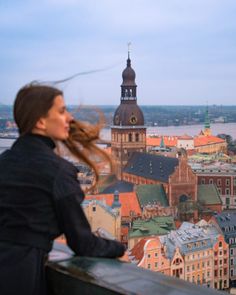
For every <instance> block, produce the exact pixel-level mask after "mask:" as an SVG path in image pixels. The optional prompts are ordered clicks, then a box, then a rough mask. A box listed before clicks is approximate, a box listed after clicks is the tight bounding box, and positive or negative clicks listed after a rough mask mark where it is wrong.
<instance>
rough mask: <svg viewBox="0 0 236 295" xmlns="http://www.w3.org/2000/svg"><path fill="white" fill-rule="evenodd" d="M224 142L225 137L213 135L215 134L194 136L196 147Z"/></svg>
mask: <svg viewBox="0 0 236 295" xmlns="http://www.w3.org/2000/svg"><path fill="white" fill-rule="evenodd" d="M224 142H225V140H224V139H222V138H219V137H216V136H213V135H209V136H196V137H194V146H195V147H199V146H204V145H209V144H214V143H224Z"/></svg>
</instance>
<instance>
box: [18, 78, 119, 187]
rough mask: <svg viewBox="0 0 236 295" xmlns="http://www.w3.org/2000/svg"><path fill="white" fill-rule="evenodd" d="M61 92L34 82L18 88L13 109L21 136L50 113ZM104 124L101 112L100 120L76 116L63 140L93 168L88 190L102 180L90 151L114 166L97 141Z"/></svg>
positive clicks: (74, 153)
mask: <svg viewBox="0 0 236 295" xmlns="http://www.w3.org/2000/svg"><path fill="white" fill-rule="evenodd" d="M58 95H63V92H62V91H60V90H58V89H57V88H54V87H51V86H47V85H40V84H38V83H35V82H34V83H31V84H28V85H26V86H24V87H22V88H21V89H20V90H19V92H18V93H17V96H16V99H15V103H14V111H13V112H14V119H15V122H16V124H17V126H18V129H19V134H20V136H23V135H25V134H29V133H31V132H32V130H33V128H34V127H35V125H36V123H37V121H38V120H39V119H40V118H42V117H46V116H47V114H48V111H49V109H50V108H51V107H52V105H53V102H54V99H55V97H56V96H58ZM103 127H104V118H103V116H102V115H101V114H100V120H99V122H98V123H97V124H89V123H86V122H83V121H79V120H73V121H72V122H71V123H70V131H69V138H68V139H67V140H65V141H63V142H62V143H63V144H64V145H65V146H66V147H67V148H68V150H69V151H70V152H71V154H72V155H74V156H75V157H76V158H78V159H79V160H82V161H83V162H84V163H85V164H87V165H88V166H89V167H90V168H92V170H93V171H94V174H95V181H94V183H93V184H92V186H91V187H90V188H89V189H88V190H91V189H92V188H94V186H95V185H96V184H97V182H98V180H99V169H98V166H97V164H96V161H94V160H93V159H91V158H90V156H91V155H92V156H93V157H94V158H95V157H98V158H99V159H103V160H105V161H106V162H108V163H109V164H110V168H111V170H112V169H113V165H112V161H111V158H110V157H109V155H108V154H107V153H106V152H105V151H103V150H102V149H101V148H99V147H98V146H97V145H96V141H97V140H98V139H99V134H100V131H101V129H102V128H103Z"/></svg>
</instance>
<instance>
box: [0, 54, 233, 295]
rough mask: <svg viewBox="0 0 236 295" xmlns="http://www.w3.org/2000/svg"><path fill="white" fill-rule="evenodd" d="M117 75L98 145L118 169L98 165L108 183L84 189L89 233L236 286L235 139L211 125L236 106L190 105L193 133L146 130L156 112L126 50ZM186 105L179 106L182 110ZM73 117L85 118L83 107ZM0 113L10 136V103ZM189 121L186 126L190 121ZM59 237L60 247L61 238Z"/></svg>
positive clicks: (144, 263)
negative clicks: (145, 101)
mask: <svg viewBox="0 0 236 295" xmlns="http://www.w3.org/2000/svg"><path fill="white" fill-rule="evenodd" d="M122 79H123V82H122V84H121V98H120V104H119V105H118V106H117V107H116V108H112V107H111V108H110V109H109V112H108V113H109V115H110V114H111V113H113V117H112V120H111V122H110V125H108V126H106V127H110V132H111V137H110V140H109V139H108V140H106V141H104V142H103V148H104V150H105V151H106V152H107V153H108V154H109V155H110V156H111V157H112V159H113V161H114V163H115V173H114V174H113V176H111V175H110V176H109V169H108V168H107V164H106V163H102V162H101V163H99V165H100V174H101V178H103V179H105V181H103V182H101V184H99V185H98V186H97V187H96V188H95V189H93V190H92V191H89V192H88V193H87V194H86V198H85V201H84V202H83V203H82V206H83V209H84V212H85V214H86V216H87V218H88V220H89V223H90V225H91V228H92V230H93V232H95V233H99V234H100V235H102V236H105V237H107V238H110V239H117V240H119V241H121V242H122V243H123V244H125V245H126V247H127V249H128V250H127V252H126V256H125V261H126V262H128V263H131V264H133V265H136V266H137V267H140V268H144V269H148V270H151V271H153V272H156V273H163V274H165V275H167V276H171V277H176V278H179V279H182V280H185V281H189V282H192V283H194V284H198V285H203V286H206V287H210V288H214V289H219V290H230V288H232V287H234V286H235V285H236V226H235V223H236V152H235V139H234V138H233V137H232V136H230V135H228V134H218V135H214V134H212V130H211V124H212V122H213V123H214V122H216V121H213V120H214V119H215V120H217V118H228V119H227V120H228V121H229V114H231V118H232V121H231V122H234V121H233V115H232V114H233V113H234V112H233V110H234V108H231V110H230V111H229V110H228V112H227V111H226V110H227V108H226V109H225V108H224V107H223V106H220V107H216V106H214V108H209V107H208V106H202V107H191V108H190V107H189V114H190V113H192V114H195V115H196V114H197V113H198V114H199V117H198V118H199V120H198V121H197V123H202V128H201V129H199V132H198V134H196V135H195V136H190V135H187V134H182V135H172V136H170V135H164V134H162V135H158V134H147V127H148V126H150V125H152V126H153V125H154V123H155V121H157V120H155V118H159V115H160V113H158V112H157V114H156V116H155V111H154V110H153V109H152V108H151V107H150V108H151V109H152V111H151V112H150V114H149V116H147V117H148V119H146V113H147V114H148V112H147V109H148V107H146V112H145V108H141V107H139V105H138V99H137V97H138V95H137V85H136V82H135V71H134V69H133V68H132V67H131V58H130V53H129V52H128V59H127V65H126V68H125V69H124V70H123V72H122ZM70 108H71V109H70V110H71V111H72V112H73V111H74V110H75V109H76V108H75V107H70ZM163 108H164V107H163ZM176 108H177V109H178V107H176ZM101 109H102V108H101ZM104 109H106V108H103V109H102V111H103V110H104ZM166 109H168V107H166ZM174 109H175V108H174V107H170V108H169V110H170V112H166V114H165V115H166V117H168V122H169V123H170V122H172V123H173V122H174V121H173V120H174V118H175V115H173V113H174ZM186 109H188V107H185V108H182V110H181V108H180V107H179V110H180V112H179V113H181V111H183V110H186ZM209 109H210V110H216V112H213V111H212V112H211V113H210V112H209ZM196 110H198V111H196ZM219 110H220V111H219ZM90 111H91V108H90ZM93 111H94V110H93V109H92V112H93ZM87 112H89V109H87ZM85 113H86V112H85ZM108 113H105V115H106V116H107V117H109V115H108ZM164 113H165V112H164ZM171 113H172V115H171ZM184 113H185V114H186V111H185V112H184ZM75 114H76V115H77V114H78V117H79V115H82V116H84V109H82V110H79V111H78V113H75ZM88 114H89V113H86V118H88ZM220 114H221V116H220ZM0 115H1V134H2V137H1V140H7V139H12V140H14V138H16V137H17V129H16V126H15V124H14V122H13V119H12V115H11V107H10V106H1V114H0ZM182 117H183V116H182ZM84 118H85V117H84ZM188 118H189V122H187V121H185V124H190V122H193V118H192V117H191V116H190V115H189V116H188ZM195 118H196V116H195ZM203 118H204V120H203ZM210 118H211V119H210ZM213 118H214V119H213ZM147 121H148V122H151V124H150V123H149V124H148V123H147V124H146V123H145V122H147ZM223 122H224V123H225V124H227V123H226V120H224V121H222V123H223ZM156 123H157V124H158V121H157V122H156ZM181 124H183V122H181ZM100 144H101V143H100ZM5 148H6V147H5ZM5 148H4V147H3V149H5ZM66 157H67V159H69V160H70V161H73V160H72V159H70V156H68V155H67V156H66ZM74 164H75V165H76V166H77V167H78V170H79V172H78V179H79V181H80V184H81V186H82V187H83V189H84V190H86V189H89V187H90V186H91V185H92V183H93V178H94V177H93V173H92V171H91V170H90V169H89V168H88V167H86V166H85V165H84V164H83V163H82V162H81V163H79V162H77V161H76V162H75V161H74ZM57 242H58V243H59V244H62V245H64V244H65V239H64V237H63V236H62V237H60V238H58V239H57Z"/></svg>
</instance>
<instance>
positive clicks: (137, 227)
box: [129, 216, 175, 238]
mask: <svg viewBox="0 0 236 295" xmlns="http://www.w3.org/2000/svg"><path fill="white" fill-rule="evenodd" d="M174 229H175V223H174V218H173V216H157V217H153V218H150V219H149V220H141V219H139V220H135V221H134V222H133V224H132V227H131V229H130V230H129V237H130V238H134V237H146V236H151V235H156V236H159V235H166V234H167V233H168V232H170V231H171V230H174Z"/></svg>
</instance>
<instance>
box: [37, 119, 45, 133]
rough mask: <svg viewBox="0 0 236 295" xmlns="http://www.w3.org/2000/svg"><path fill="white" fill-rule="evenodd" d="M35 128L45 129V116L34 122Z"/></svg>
mask: <svg viewBox="0 0 236 295" xmlns="http://www.w3.org/2000/svg"><path fill="white" fill-rule="evenodd" d="M35 129H37V130H40V131H45V130H46V120H45V118H40V119H39V120H38V121H37V122H36V124H35Z"/></svg>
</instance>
